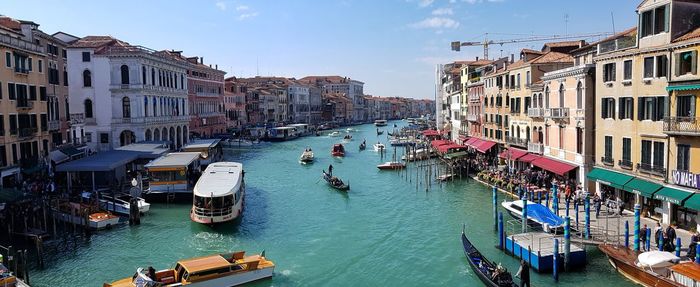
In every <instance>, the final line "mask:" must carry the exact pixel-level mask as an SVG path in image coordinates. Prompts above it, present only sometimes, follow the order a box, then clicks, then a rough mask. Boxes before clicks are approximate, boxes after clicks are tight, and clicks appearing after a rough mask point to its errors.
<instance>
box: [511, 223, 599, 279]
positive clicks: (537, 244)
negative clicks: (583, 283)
mask: <svg viewBox="0 0 700 287" xmlns="http://www.w3.org/2000/svg"><path fill="white" fill-rule="evenodd" d="M554 238H558V239H559V248H558V253H559V258H558V260H557V262H558V266H559V267H564V260H565V259H564V256H565V254H564V237H563V236H555V235H552V234H550V233H544V232H527V233H520V234H515V235H509V236H507V237H506V238H505V250H506V252H507V253H510V254H512V255H513V256H515V257H517V258H520V259H523V260H525V262H528V263H530V266H531V267H532V268H533V269H534V270H535V271H537V272H540V273H542V272H552V270H553V261H554ZM568 265H569V266H568V267H569V268H579V267H583V266H585V265H586V251H585V250H584V249H583V248H581V247H580V246H578V245H575V244H571V245H570V251H569V264H568ZM559 270H562V269H561V268H559Z"/></svg>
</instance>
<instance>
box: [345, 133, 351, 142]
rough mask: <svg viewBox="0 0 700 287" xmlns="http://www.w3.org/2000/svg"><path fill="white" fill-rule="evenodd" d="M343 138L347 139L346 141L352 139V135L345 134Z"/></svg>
mask: <svg viewBox="0 0 700 287" xmlns="http://www.w3.org/2000/svg"><path fill="white" fill-rule="evenodd" d="M343 140H346V141H350V140H352V135H349V134H347V135H345V136H344V137H343Z"/></svg>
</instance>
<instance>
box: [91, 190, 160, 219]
mask: <svg viewBox="0 0 700 287" xmlns="http://www.w3.org/2000/svg"><path fill="white" fill-rule="evenodd" d="M81 196H82V197H83V199H85V200H90V199H92V198H93V197H94V196H95V195H94V194H93V193H91V192H83V193H82V194H81ZM130 200H131V195H129V194H115V195H114V196H112V195H111V194H109V193H105V192H103V193H100V208H102V209H104V210H107V211H111V212H114V213H117V214H120V215H125V216H129V211H130V210H131V204H130V203H129V202H130ZM136 202H137V203H138V207H139V212H140V213H142V214H144V213H147V212H148V211H149V210H150V209H151V204H150V203H148V202H146V200H145V199H143V198H140V197H137V198H136Z"/></svg>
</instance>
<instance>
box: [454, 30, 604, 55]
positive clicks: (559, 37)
mask: <svg viewBox="0 0 700 287" xmlns="http://www.w3.org/2000/svg"><path fill="white" fill-rule="evenodd" d="M611 34H612V33H588V34H571V35H549V36H532V37H528V38H518V39H507V40H489V39H488V33H486V34H485V36H484V41H482V42H460V41H455V42H452V44H451V46H452V51H457V52H459V51H460V49H461V48H462V47H471V46H483V47H484V59H488V58H489V46H490V45H501V46H502V45H503V44H513V43H524V42H542V41H552V40H566V39H588V38H593V37H601V36H609V35H611Z"/></svg>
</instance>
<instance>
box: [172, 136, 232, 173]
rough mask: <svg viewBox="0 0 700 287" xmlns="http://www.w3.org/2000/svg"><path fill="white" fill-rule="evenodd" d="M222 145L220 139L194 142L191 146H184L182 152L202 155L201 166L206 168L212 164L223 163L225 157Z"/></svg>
mask: <svg viewBox="0 0 700 287" xmlns="http://www.w3.org/2000/svg"><path fill="white" fill-rule="evenodd" d="M220 143H221V140H220V139H203V140H193V141H191V142H190V143H189V144H187V145H185V146H183V147H182V151H183V152H198V153H200V156H201V159H200V164H201V165H202V166H203V167H206V166H207V165H209V164H210V163H212V162H217V161H221V159H222V158H223V157H224V153H223V151H222V148H221V145H220Z"/></svg>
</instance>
